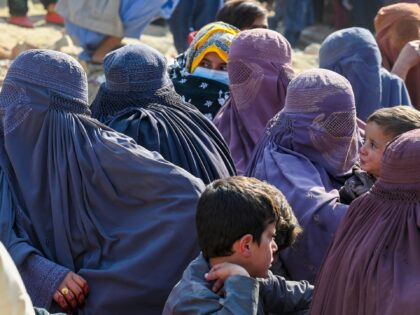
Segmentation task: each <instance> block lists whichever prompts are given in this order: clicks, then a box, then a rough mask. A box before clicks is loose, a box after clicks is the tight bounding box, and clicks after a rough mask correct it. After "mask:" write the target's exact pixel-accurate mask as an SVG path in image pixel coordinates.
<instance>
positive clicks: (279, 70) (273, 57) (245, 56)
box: [213, 29, 294, 174]
mask: <svg viewBox="0 0 420 315" xmlns="http://www.w3.org/2000/svg"><path fill="white" fill-rule="evenodd" d="M291 57H292V50H291V48H290V44H289V43H288V41H287V40H286V39H285V38H284V37H283V36H282V35H280V34H279V33H277V32H274V31H270V30H265V29H253V30H247V31H243V32H241V33H239V34H238V35H236V37H235V38H234V39H233V41H232V46H231V48H230V52H229V62H228V72H229V80H230V90H231V94H232V95H231V98H230V99H229V100H228V101H227V102H226V104H225V105H224V106H223V107H222V109H221V110H220V111H219V113H218V114H217V116H216V117H215V119H214V121H213V122H214V123H215V125H216V126H217V128H218V129H219V130H220V132H221V133H222V135H223V137H224V138H225V140H226V142H227V143H228V146H229V148H230V151H231V154H232V158H233V160H234V162H235V166H236V168H237V172H238V174H244V172H245V169H246V167H247V165H248V161H249V159H250V158H251V156H252V152H253V150H254V148H255V145H256V144H257V142H258V140H259V139H260V137H261V136H262V134H263V133H264V129H265V127H266V125H267V122H268V121H269V120H270V119H271V118H272V117H273V116H274V115H275V114H276V113H277V112H278V111H279V110H281V109H282V108H283V106H284V100H285V97H286V89H287V85H288V84H289V82H290V80H291V78H292V77H293V76H294V72H293V70H292V68H291V66H292V61H291Z"/></svg>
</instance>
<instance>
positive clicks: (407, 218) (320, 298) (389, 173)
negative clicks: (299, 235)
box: [311, 129, 420, 315]
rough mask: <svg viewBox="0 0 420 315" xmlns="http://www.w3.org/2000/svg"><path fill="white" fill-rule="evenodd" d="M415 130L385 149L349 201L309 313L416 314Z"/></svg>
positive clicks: (418, 155)
mask: <svg viewBox="0 0 420 315" xmlns="http://www.w3.org/2000/svg"><path fill="white" fill-rule="evenodd" d="M419 159H420V130H419V129H415V130H412V131H409V132H407V133H404V134H402V135H401V136H399V137H398V138H396V139H394V141H393V142H391V143H390V144H389V145H388V146H387V148H386V149H385V152H384V155H383V157H382V161H381V163H382V164H381V172H380V174H379V178H378V180H377V181H376V183H375V185H374V186H373V187H372V188H371V190H370V191H369V192H368V193H366V194H364V195H362V196H361V197H359V198H357V199H356V200H355V201H353V202H352V204H351V205H350V207H349V210H348V212H347V214H346V216H345V217H344V218H343V221H342V223H341V224H340V227H339V228H338V230H337V233H336V236H335V237H334V241H333V242H332V245H331V247H330V248H329V250H328V253H327V255H326V258H325V260H324V262H323V265H322V268H321V271H320V273H319V276H318V278H317V281H316V286H315V295H314V298H313V301H312V304H311V305H312V306H311V314H343V315H347V314H352V315H353V314H372V315H375V314H377V315H379V314H381V315H382V314H385V315H391V314H404V315H405V314H407V315H415V314H418V312H419V309H420V300H419V295H420V287H419V285H418V283H420V270H419V264H420V247H419V243H420V181H419V178H420V167H419V163H418V161H419Z"/></svg>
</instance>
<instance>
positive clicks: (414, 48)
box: [392, 39, 420, 81]
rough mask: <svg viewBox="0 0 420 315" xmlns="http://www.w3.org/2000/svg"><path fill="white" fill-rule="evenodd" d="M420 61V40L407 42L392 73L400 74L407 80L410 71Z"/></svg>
mask: <svg viewBox="0 0 420 315" xmlns="http://www.w3.org/2000/svg"><path fill="white" fill-rule="evenodd" d="M419 62H420V40H418V39H417V40H412V41H411V42H408V43H407V44H405V46H404V48H403V49H401V52H400V54H399V55H398V58H397V60H396V61H395V64H394V66H393V67H392V73H394V74H396V75H397V76H399V77H400V78H401V79H403V80H404V81H405V78H406V76H407V73H408V71H410V69H411V68H412V67H414V66H415V65H417V64H418V63H419Z"/></svg>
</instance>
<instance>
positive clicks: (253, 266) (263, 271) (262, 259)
mask: <svg viewBox="0 0 420 315" xmlns="http://www.w3.org/2000/svg"><path fill="white" fill-rule="evenodd" d="M275 236H276V227H275V225H274V223H271V224H269V225H268V226H267V228H266V229H265V230H264V232H263V233H262V235H261V241H260V245H258V244H257V242H252V245H251V246H252V261H251V262H250V265H249V266H248V268H247V271H248V272H249V274H250V275H251V277H258V278H265V277H267V276H268V269H269V268H270V266H271V264H272V262H273V254H274V253H275V252H276V251H277V249H278V247H277V244H276V242H275V241H274V237H275Z"/></svg>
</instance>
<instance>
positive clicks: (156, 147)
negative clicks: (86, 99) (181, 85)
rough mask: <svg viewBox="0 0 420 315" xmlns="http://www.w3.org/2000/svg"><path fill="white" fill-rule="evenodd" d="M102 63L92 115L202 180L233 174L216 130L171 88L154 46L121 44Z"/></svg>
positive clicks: (221, 140) (224, 147)
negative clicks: (103, 75)
mask: <svg viewBox="0 0 420 315" xmlns="http://www.w3.org/2000/svg"><path fill="white" fill-rule="evenodd" d="M104 68H105V76H106V82H105V83H103V84H102V86H101V88H100V90H99V92H98V95H97V96H96V98H95V100H94V101H93V103H92V106H91V108H92V115H93V117H95V118H97V119H98V120H100V121H101V122H103V123H104V124H106V125H108V126H109V127H111V128H113V129H115V130H117V131H119V132H122V133H124V134H126V135H128V136H130V137H132V138H133V139H134V140H135V141H136V142H137V143H138V144H140V145H142V146H144V147H145V148H147V149H149V150H151V151H156V152H159V153H160V154H162V156H163V157H164V158H165V159H167V160H168V161H170V162H172V163H174V164H176V165H178V166H180V167H182V168H184V169H185V170H187V171H188V172H190V173H191V174H193V175H194V176H196V177H198V178H201V179H202V180H203V181H204V183H206V184H207V183H210V182H212V181H213V180H215V179H219V178H223V177H227V176H230V175H235V168H234V165H233V162H232V159H231V157H230V153H229V149H228V147H227V145H226V143H225V142H224V140H223V138H222V136H221V135H220V133H219V131H218V130H217V129H216V127H215V126H214V125H213V124H212V123H211V122H210V121H209V120H208V119H207V118H206V117H205V116H204V115H203V114H201V113H200V112H199V111H198V110H197V109H196V108H195V107H193V106H192V105H191V104H189V103H186V102H184V101H183V100H182V99H181V97H180V96H179V95H178V94H177V93H176V92H175V90H174V88H173V85H172V82H171V80H170V79H169V76H168V74H167V69H166V61H165V59H164V57H163V56H162V55H161V54H160V53H159V52H158V51H156V50H155V49H153V48H151V47H148V46H146V45H130V46H126V47H123V48H120V49H118V50H116V51H114V52H112V53H110V54H108V55H107V57H106V58H105V63H104Z"/></svg>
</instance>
